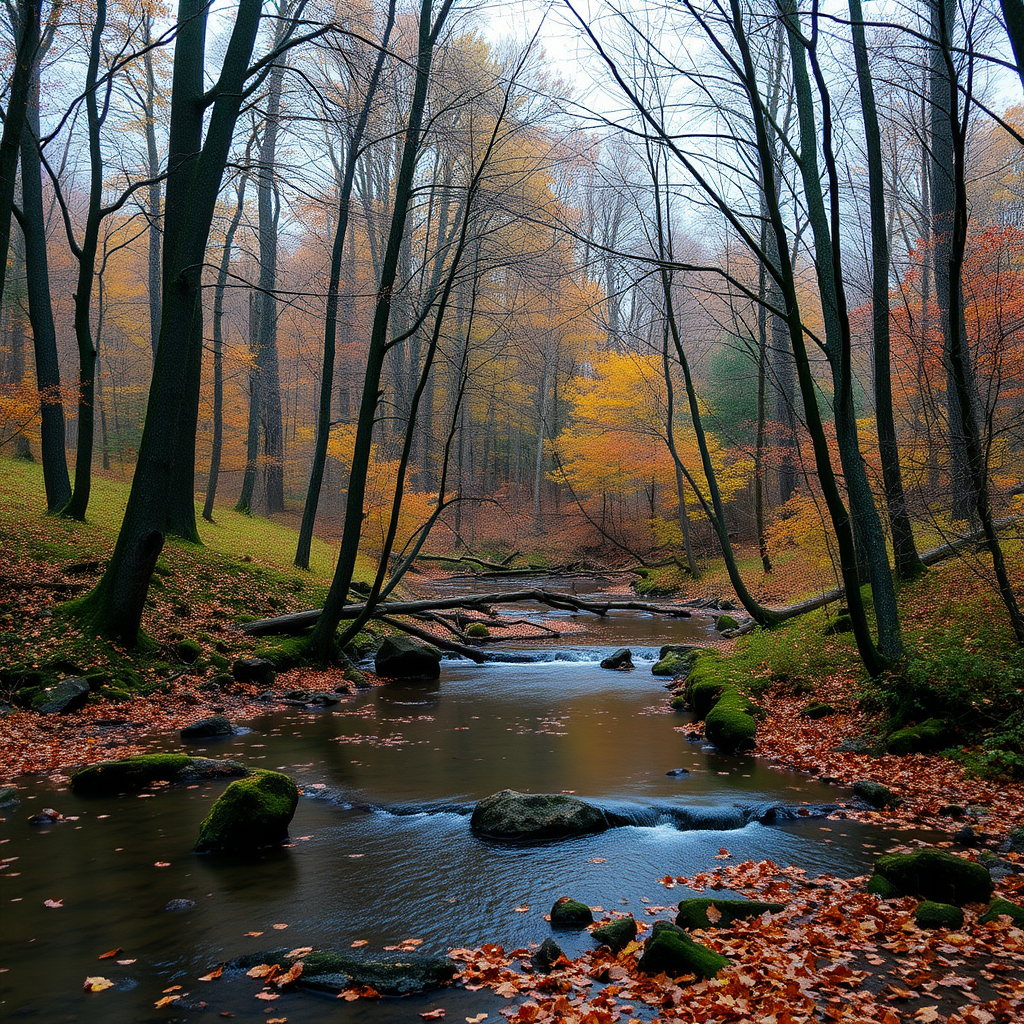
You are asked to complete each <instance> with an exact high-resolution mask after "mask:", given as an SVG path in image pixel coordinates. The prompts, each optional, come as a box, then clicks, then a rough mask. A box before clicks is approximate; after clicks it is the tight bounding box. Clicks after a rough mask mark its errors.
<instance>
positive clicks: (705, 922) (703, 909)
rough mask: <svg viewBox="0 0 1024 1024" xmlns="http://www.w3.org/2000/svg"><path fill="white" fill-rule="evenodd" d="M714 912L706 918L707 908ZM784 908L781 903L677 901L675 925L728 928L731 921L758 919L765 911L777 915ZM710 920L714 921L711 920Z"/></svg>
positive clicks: (681, 926) (699, 899)
mask: <svg viewBox="0 0 1024 1024" xmlns="http://www.w3.org/2000/svg"><path fill="white" fill-rule="evenodd" d="M711 907H714V908H715V910H714V911H713V912H712V913H711V915H710V916H708V910H709V908H711ZM785 909H786V908H785V907H784V906H783V904H781V903H761V902H759V901H757V900H733V899H722V900H713V899H712V900H709V899H704V898H697V899H692V900H680V901H679V913H678V914H677V915H676V924H677V925H678V926H679V927H680V928H686V929H690V928H704V929H707V928H728V927H729V925H731V924H732V923H733V921H742V920H744V919H745V918H750V917H760V916H761V915H762V914H763V913H765V912H766V911H767V912H768V913H769V914H778V913H779V912H780V911H782V910H785ZM712 918H713V919H714V920H712Z"/></svg>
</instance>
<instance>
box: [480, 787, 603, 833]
mask: <svg viewBox="0 0 1024 1024" xmlns="http://www.w3.org/2000/svg"><path fill="white" fill-rule="evenodd" d="M470 827H471V828H472V830H473V831H474V832H475V833H476V834H477V835H482V836H487V837H489V838H492V839H523V840H538V839H560V838H564V837H566V836H582V835H587V834H589V833H591V832H603V831H604V830H605V829H606V828H608V827H609V822H608V818H607V817H606V815H605V813H604V811H602V810H601V809H600V808H599V807H595V806H594V805H593V804H588V803H587V802H586V801H585V800H580V799H579V798H577V797H574V796H567V795H565V794H562V793H518V792H516V790H514V789H503V790H502V791H501V792H500V793H494V794H492V795H491V796H488V797H485V798H484V799H483V800H481V801H480V802H479V803H478V804H477V805H476V807H475V808H474V809H473V817H472V818H471V819H470Z"/></svg>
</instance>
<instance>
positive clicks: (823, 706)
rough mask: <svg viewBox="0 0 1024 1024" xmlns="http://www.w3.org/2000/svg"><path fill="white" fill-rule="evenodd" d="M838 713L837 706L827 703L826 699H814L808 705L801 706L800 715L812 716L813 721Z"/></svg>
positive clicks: (803, 716)
mask: <svg viewBox="0 0 1024 1024" xmlns="http://www.w3.org/2000/svg"><path fill="white" fill-rule="evenodd" d="M835 713H836V709H835V706H834V705H832V704H829V703H827V702H826V701H813V702H812V703H810V704H808V705H807V706H806V707H804V708H801V710H800V717H801V718H810V719H811V720H812V721H817V719H819V718H827V717H828V716H829V715H834V714H835Z"/></svg>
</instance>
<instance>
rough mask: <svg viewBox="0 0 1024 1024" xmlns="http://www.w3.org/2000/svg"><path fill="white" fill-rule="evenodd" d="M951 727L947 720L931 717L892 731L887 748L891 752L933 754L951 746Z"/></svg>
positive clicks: (886, 744)
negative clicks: (917, 723)
mask: <svg viewBox="0 0 1024 1024" xmlns="http://www.w3.org/2000/svg"><path fill="white" fill-rule="evenodd" d="M949 741H950V729H949V727H948V726H947V725H946V723H945V722H942V721H940V720H939V719H937V718H929V719H927V720H926V721H924V722H921V723H920V724H919V725H912V726H909V727H908V728H906V729H899V730H897V731H896V732H894V733H890V735H889V738H888V739H887V740H886V742H885V749H886V750H888V751H889V753H890V754H931V753H935V752H936V751H938V750H942V749H943V748H944V747H947V746H949Z"/></svg>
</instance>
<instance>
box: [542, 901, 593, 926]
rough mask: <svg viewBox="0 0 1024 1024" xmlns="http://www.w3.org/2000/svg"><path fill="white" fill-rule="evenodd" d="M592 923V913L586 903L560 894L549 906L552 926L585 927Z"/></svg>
mask: <svg viewBox="0 0 1024 1024" xmlns="http://www.w3.org/2000/svg"><path fill="white" fill-rule="evenodd" d="M593 923H594V914H593V912H592V911H591V909H590V907H588V906H587V904H586V903H580V901H579V900H574V899H570V898H569V897H568V896H560V897H559V898H558V899H557V900H555V905H554V906H553V907H552V908H551V925H552V927H553V928H585V927H586V926H587V925H588V924H593Z"/></svg>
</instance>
